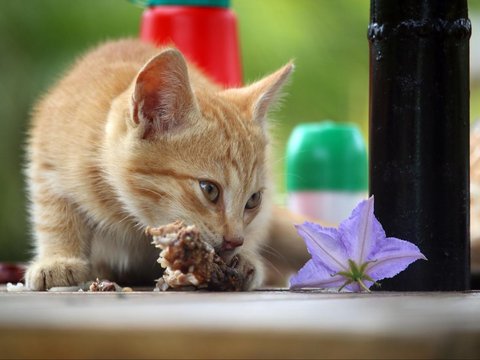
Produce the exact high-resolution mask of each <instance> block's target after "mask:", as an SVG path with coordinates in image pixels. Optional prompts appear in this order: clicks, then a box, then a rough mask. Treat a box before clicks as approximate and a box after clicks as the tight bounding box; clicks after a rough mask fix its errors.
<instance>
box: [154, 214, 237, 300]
mask: <svg viewBox="0 0 480 360" xmlns="http://www.w3.org/2000/svg"><path fill="white" fill-rule="evenodd" d="M146 233H147V234H148V235H151V236H153V242H152V244H154V245H155V247H157V248H159V249H161V250H162V251H161V252H160V257H159V258H158V262H159V263H160V265H161V266H162V267H163V268H164V269H165V270H164V273H163V276H162V277H161V278H160V279H158V280H157V287H158V289H160V290H167V289H168V288H174V289H181V290H188V289H206V290H213V291H240V290H243V288H244V286H245V280H246V279H245V276H244V275H243V274H242V273H241V272H239V271H238V270H237V269H236V268H235V265H234V264H236V263H237V262H238V259H237V258H233V259H232V263H231V264H230V265H228V264H226V263H225V261H223V259H222V258H221V257H220V256H219V255H218V254H216V253H215V250H214V249H213V247H212V246H211V245H210V244H208V243H206V242H204V241H203V240H201V238H200V233H199V232H198V230H197V228H196V227H195V226H194V225H190V226H185V225H184V224H183V222H181V221H176V222H174V223H172V224H168V225H165V226H160V227H157V228H152V227H148V228H147V230H146ZM232 264H233V265H232Z"/></svg>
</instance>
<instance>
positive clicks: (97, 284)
mask: <svg viewBox="0 0 480 360" xmlns="http://www.w3.org/2000/svg"><path fill="white" fill-rule="evenodd" d="M88 291H122V288H121V287H120V286H118V285H117V284H116V283H114V282H112V281H108V280H102V281H100V280H98V278H97V280H96V281H93V282H92V283H91V284H90V287H89V288H88Z"/></svg>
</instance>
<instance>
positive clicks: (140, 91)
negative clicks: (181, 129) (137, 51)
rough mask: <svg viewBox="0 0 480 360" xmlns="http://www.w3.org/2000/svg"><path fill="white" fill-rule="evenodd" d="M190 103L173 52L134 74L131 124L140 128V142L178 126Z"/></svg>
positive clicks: (182, 72)
mask: <svg viewBox="0 0 480 360" xmlns="http://www.w3.org/2000/svg"><path fill="white" fill-rule="evenodd" d="M194 103H195V100H194V97H193V93H192V90H191V88H190V83H189V78H188V71H187V66H186V63H185V61H184V59H183V57H182V55H181V54H180V53H179V52H178V51H176V50H166V51H164V52H162V53H161V54H160V55H158V56H157V57H155V58H153V59H152V60H150V62H149V63H148V64H147V65H146V66H145V68H144V69H143V70H142V71H141V72H140V73H139V74H138V77H137V81H136V85H135V93H134V99H133V112H134V113H133V121H134V122H135V123H136V124H139V125H143V135H142V138H143V139H147V138H152V137H154V136H155V135H156V134H158V133H165V132H167V131H170V130H172V129H174V128H175V127H177V126H179V125H181V124H182V122H184V121H185V120H186V117H185V115H186V114H187V113H188V112H189V111H191V110H192V109H193V108H194Z"/></svg>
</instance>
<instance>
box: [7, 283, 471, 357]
mask: <svg viewBox="0 0 480 360" xmlns="http://www.w3.org/2000/svg"><path fill="white" fill-rule="evenodd" d="M133 357H136V358H145V359H146V358H208V359H213V358H224V359H225V358H237V359H238V358H271V359H280V358H480V292H467V293H385V292H375V293H371V294H347V293H341V294H339V293H332V292H329V293H326V292H319V291H311V292H289V291H286V290H276V291H274V290H264V291H255V292H248V293H206V292H164V293H158V292H132V293H47V292H41V293H32V292H21V293H12V292H9V293H7V292H5V291H0V358H9V359H10V358H77V359H78V358H133Z"/></svg>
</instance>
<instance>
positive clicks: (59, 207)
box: [25, 192, 90, 290]
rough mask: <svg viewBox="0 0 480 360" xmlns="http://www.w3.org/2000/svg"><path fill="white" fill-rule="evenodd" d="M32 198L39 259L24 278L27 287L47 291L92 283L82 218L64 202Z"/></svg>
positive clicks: (39, 195) (46, 195)
mask: <svg viewBox="0 0 480 360" xmlns="http://www.w3.org/2000/svg"><path fill="white" fill-rule="evenodd" d="M33 195H34V196H33V202H34V203H33V213H32V215H33V220H34V224H33V226H34V236H35V240H36V244H35V245H36V249H35V250H36V256H35V258H34V260H33V261H32V262H31V263H30V265H29V267H28V269H27V272H26V274H25V282H26V286H27V287H28V288H29V289H31V290H47V289H49V288H51V287H54V286H75V285H78V284H80V283H82V282H85V281H87V280H89V278H90V264H89V261H88V258H87V253H88V251H89V244H88V236H89V232H88V229H87V226H86V224H85V221H84V219H83V217H82V216H81V214H79V213H78V212H77V210H76V209H75V208H74V206H72V205H71V204H70V203H69V202H68V200H66V199H65V198H58V197H55V196H51V195H50V194H49V193H48V192H43V193H37V194H33Z"/></svg>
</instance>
